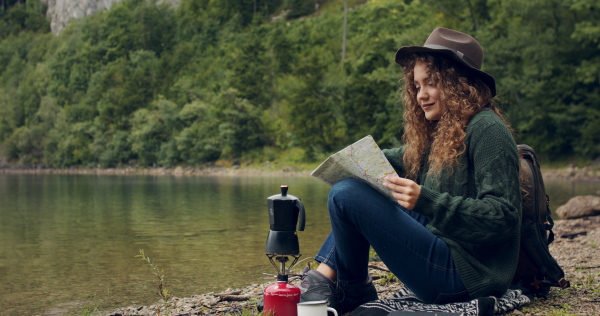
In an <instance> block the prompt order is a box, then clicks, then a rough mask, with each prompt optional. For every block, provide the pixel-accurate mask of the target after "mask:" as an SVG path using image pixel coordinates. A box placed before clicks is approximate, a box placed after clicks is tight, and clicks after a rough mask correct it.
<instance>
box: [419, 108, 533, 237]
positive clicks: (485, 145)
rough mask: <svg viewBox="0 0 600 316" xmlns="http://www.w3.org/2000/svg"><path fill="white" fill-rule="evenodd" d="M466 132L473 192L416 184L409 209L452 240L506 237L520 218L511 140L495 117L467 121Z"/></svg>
mask: <svg viewBox="0 0 600 316" xmlns="http://www.w3.org/2000/svg"><path fill="white" fill-rule="evenodd" d="M492 115H494V114H492ZM467 135H468V136H467V140H466V141H465V143H467V144H468V145H467V153H466V154H467V155H468V164H469V166H468V168H470V169H469V170H470V173H471V174H472V175H473V178H474V179H473V181H472V182H473V184H474V189H470V190H469V191H474V193H473V194H470V196H467V197H465V196H462V195H458V194H457V195H453V194H452V193H451V192H442V190H439V189H437V190H436V186H431V187H427V186H422V188H421V195H420V196H419V199H418V201H417V203H416V206H415V208H414V210H415V211H417V212H419V213H421V214H424V215H425V216H427V217H428V218H429V219H430V225H431V230H432V231H433V232H434V233H436V231H437V232H439V233H440V235H443V236H445V237H447V238H451V239H453V240H456V241H458V242H468V243H473V244H477V243H480V244H482V243H493V242H498V241H502V240H505V239H509V238H512V237H513V236H514V235H515V234H516V233H517V231H518V230H519V227H520V224H519V223H520V219H521V216H520V210H521V204H520V203H521V202H520V201H521V192H520V182H519V159H518V152H517V147H516V143H515V142H514V139H513V137H512V135H511V134H510V132H509V131H508V129H507V128H506V126H505V125H504V124H503V123H502V122H501V121H500V120H499V119H498V120H487V121H486V120H479V121H478V122H475V123H474V124H473V125H471V124H470V125H469V128H468V129H467ZM454 180H456V179H454ZM464 185H469V184H464Z"/></svg>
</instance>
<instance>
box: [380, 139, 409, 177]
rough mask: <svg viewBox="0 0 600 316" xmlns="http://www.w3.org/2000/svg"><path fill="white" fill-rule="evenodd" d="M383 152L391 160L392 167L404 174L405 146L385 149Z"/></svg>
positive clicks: (399, 173)
mask: <svg viewBox="0 0 600 316" xmlns="http://www.w3.org/2000/svg"><path fill="white" fill-rule="evenodd" d="M383 154H384V155H385V158H387V160H388V161H389V162H390V164H391V165H392V168H394V170H396V174H398V175H400V176H402V175H404V160H403V157H404V146H402V147H398V148H391V149H384V150H383Z"/></svg>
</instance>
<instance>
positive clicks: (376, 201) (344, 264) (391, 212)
mask: <svg viewBox="0 0 600 316" xmlns="http://www.w3.org/2000/svg"><path fill="white" fill-rule="evenodd" d="M328 208H329V216H330V220H331V226H332V232H331V233H330V234H329V236H328V237H327V239H326V240H325V243H324V244H323V246H322V247H321V250H320V251H319V253H318V254H317V256H316V258H315V259H316V260H317V261H319V262H322V263H325V264H327V265H328V266H330V267H331V268H332V269H334V270H335V271H336V272H337V277H338V281H339V282H340V283H341V284H346V283H355V282H360V281H364V280H365V279H366V278H367V276H368V262H369V248H370V246H372V247H373V249H374V250H375V252H377V255H379V257H380V258H381V260H383V262H384V263H385V264H386V266H387V267H388V268H389V269H390V270H391V271H392V273H394V275H395V276H396V277H397V278H398V279H399V280H400V281H402V283H404V285H406V286H407V287H408V288H410V289H411V290H412V291H413V292H414V293H415V294H416V295H417V297H419V298H420V299H421V300H423V301H425V302H427V303H437V304H443V303H449V302H459V301H466V300H469V299H470V297H469V294H468V292H467V290H466V288H465V286H464V284H463V282H462V280H461V278H460V276H459V275H458V271H457V270H456V267H455V265H454V260H453V259H452V254H451V253H450V249H449V247H448V245H447V244H446V243H445V242H444V241H443V240H442V239H440V238H439V237H437V236H435V235H434V234H433V233H431V232H430V231H429V230H427V228H425V225H426V224H427V223H428V222H429V220H428V219H427V218H426V217H425V216H423V215H420V214H418V213H416V212H413V211H411V210H409V209H406V208H404V207H402V206H400V205H399V204H398V203H395V202H393V201H390V200H388V199H387V198H386V197H385V196H383V195H382V194H380V193H379V192H377V191H376V190H375V189H373V188H372V187H370V186H369V185H367V184H365V183H363V182H361V181H358V180H354V179H349V180H344V181H340V182H338V183H337V184H335V185H334V186H333V187H332V188H331V191H330V192H329V201H328Z"/></svg>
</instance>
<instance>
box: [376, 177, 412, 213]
mask: <svg viewBox="0 0 600 316" xmlns="http://www.w3.org/2000/svg"><path fill="white" fill-rule="evenodd" d="M383 185H384V186H385V187H386V188H388V189H390V190H392V194H393V195H394V197H395V198H396V200H398V204H400V205H402V206H404V207H406V208H407V209H409V210H412V209H413V208H414V207H415V204H417V200H418V199H419V195H420V194H421V186H420V185H418V184H417V183H416V182H414V181H412V180H410V179H406V178H400V177H398V176H387V177H385V182H384V183H383Z"/></svg>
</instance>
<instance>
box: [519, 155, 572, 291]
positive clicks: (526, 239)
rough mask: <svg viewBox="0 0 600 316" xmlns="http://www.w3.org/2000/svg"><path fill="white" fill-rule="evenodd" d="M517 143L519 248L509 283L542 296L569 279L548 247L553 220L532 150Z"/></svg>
mask: <svg viewBox="0 0 600 316" xmlns="http://www.w3.org/2000/svg"><path fill="white" fill-rule="evenodd" d="M517 147H518V148H519V155H520V162H521V189H522V194H523V200H522V210H523V214H522V222H521V249H520V251H519V261H518V265H517V271H516V272H515V276H514V278H513V282H512V284H513V286H516V287H518V288H525V289H526V290H528V291H529V292H531V294H532V295H534V296H538V297H545V296H546V295H547V294H548V292H549V291H550V288H551V287H560V288H562V289H564V288H567V287H569V286H570V283H569V281H567V280H566V279H565V273H564V271H563V270H562V268H561V267H560V266H559V265H558V263H557V262H556V260H555V259H554V258H553V257H552V254H550V251H549V250H548V245H549V244H551V243H552V241H553V240H554V233H553V232H552V227H554V221H553V220H552V214H551V211H550V205H549V204H550V198H549V197H548V195H547V194H546V189H545V187H544V180H543V179H542V174H541V172H540V165H539V163H538V161H537V158H536V156H535V152H534V151H533V149H532V148H531V147H529V146H527V145H518V146H517Z"/></svg>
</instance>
